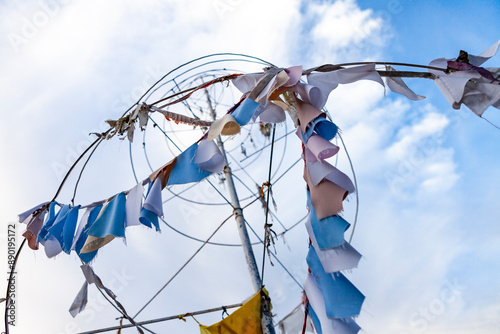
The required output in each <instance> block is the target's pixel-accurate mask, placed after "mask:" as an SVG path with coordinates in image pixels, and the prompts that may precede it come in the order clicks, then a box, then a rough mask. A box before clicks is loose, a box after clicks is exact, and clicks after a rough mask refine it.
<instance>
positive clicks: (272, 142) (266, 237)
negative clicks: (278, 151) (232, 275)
mask: <svg viewBox="0 0 500 334" xmlns="http://www.w3.org/2000/svg"><path fill="white" fill-rule="evenodd" d="M275 135H276V125H274V126H273V138H272V139H271V153H270V158H269V176H268V178H267V201H266V221H265V223H264V229H265V236H264V247H263V248H262V275H261V279H260V281H261V284H262V286H264V269H265V263H266V249H267V247H269V245H267V242H268V239H269V238H272V236H270V235H269V229H270V228H271V226H269V225H268V223H267V222H268V219H269V200H270V197H269V196H270V193H271V175H272V167H273V151H274V138H275Z"/></svg>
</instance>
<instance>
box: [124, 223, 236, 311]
mask: <svg viewBox="0 0 500 334" xmlns="http://www.w3.org/2000/svg"><path fill="white" fill-rule="evenodd" d="M233 215H234V214H231V215H230V216H229V217H227V218H226V219H224V220H223V221H222V223H221V224H220V225H219V226H218V227H217V228H216V229H215V231H213V232H212V234H211V235H210V236H209V237H208V239H207V240H206V241H205V242H204V243H203V245H201V246H200V247H199V248H198V249H197V250H196V252H194V254H193V255H192V256H191V257H190V258H189V259H188V260H187V261H186V262H185V263H184V264H183V265H182V266H181V267H180V268H179V270H177V271H176V272H175V274H174V275H173V276H172V277H171V278H170V279H169V280H168V281H167V282H166V283H165V284H164V285H163V286H162V287H161V288H160V289H159V290H158V292H156V293H155V294H154V295H153V297H151V298H150V299H149V300H148V301H147V302H146V304H144V306H143V307H142V308H141V309H140V310H139V311H138V312H137V313H136V314H135V315H134V316H133V317H132V319H135V318H136V317H137V316H138V315H139V314H141V312H142V311H143V310H144V309H145V308H146V307H147V306H148V305H149V304H150V303H151V302H152V301H153V300H154V299H155V298H156V297H157V296H158V295H159V294H160V293H161V292H162V291H163V290H164V289H165V288H166V287H167V286H168V285H169V284H170V282H172V281H173V280H174V278H175V277H177V275H179V273H180V272H181V271H182V270H183V269H184V268H186V266H187V265H188V264H189V262H191V260H192V259H194V257H195V256H196V255H198V253H199V252H200V251H201V250H202V249H203V247H205V245H206V244H207V243H208V242H209V241H210V239H212V237H213V236H214V235H215V234H216V233H217V232H218V231H219V229H220V228H221V227H222V226H223V225H224V224H225V223H226V222H227V221H228V220H229V219H230V218H231V217H232V216H233Z"/></svg>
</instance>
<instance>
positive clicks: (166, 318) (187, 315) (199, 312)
mask: <svg viewBox="0 0 500 334" xmlns="http://www.w3.org/2000/svg"><path fill="white" fill-rule="evenodd" d="M242 305H243V304H242V303H239V304H233V305H227V306H221V307H216V308H211V309H207V310H202V311H196V312H188V313H182V314H177V315H172V316H168V317H163V318H158V319H152V320H146V321H140V322H138V323H137V324H138V325H144V324H153V323H158V322H163V321H168V320H175V319H183V318H185V317H193V315H199V314H206V313H211V312H217V311H221V310H223V309H230V308H235V307H240V306H242ZM193 319H194V317H193ZM194 320H195V321H196V319H194ZM196 322H198V321H196ZM130 327H133V326H132V325H121V326H114V327H108V328H101V329H95V330H93V331H89V332H82V333H79V334H95V333H103V332H109V331H114V330H117V329H122V328H130Z"/></svg>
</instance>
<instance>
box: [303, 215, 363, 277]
mask: <svg viewBox="0 0 500 334" xmlns="http://www.w3.org/2000/svg"><path fill="white" fill-rule="evenodd" d="M305 225H306V229H307V234H308V235H309V238H310V239H311V247H314V250H315V251H316V254H317V255H318V258H319V260H320V262H321V265H323V269H325V272H327V273H334V272H337V271H341V270H348V269H353V268H356V267H357V266H358V263H359V261H360V260H361V254H360V253H359V252H358V251H357V250H356V249H354V247H352V246H351V244H350V243H348V242H347V241H345V240H344V241H343V243H342V244H341V245H340V246H338V247H335V248H330V249H320V248H319V246H318V241H317V240H316V235H315V234H314V231H313V229H312V226H311V222H310V221H306V223H305Z"/></svg>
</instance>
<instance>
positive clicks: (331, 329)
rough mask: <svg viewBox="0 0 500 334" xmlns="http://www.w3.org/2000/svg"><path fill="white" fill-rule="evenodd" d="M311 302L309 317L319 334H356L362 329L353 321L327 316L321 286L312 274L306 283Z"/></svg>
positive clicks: (305, 286) (308, 297)
mask: <svg viewBox="0 0 500 334" xmlns="http://www.w3.org/2000/svg"><path fill="white" fill-rule="evenodd" d="M304 290H305V291H306V295H307V299H308V300H309V316H310V317H311V319H312V321H313V324H314V328H315V330H316V332H317V333H318V334H356V333H358V332H359V330H360V329H361V328H360V327H359V326H358V324H356V322H355V321H354V320H353V319H350V318H346V319H335V318H330V317H329V316H328V315H327V314H326V307H325V299H324V297H323V293H322V291H321V289H320V286H319V285H318V283H317V282H316V280H315V278H314V276H313V275H312V274H308V275H307V278H306V281H305V283H304Z"/></svg>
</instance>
